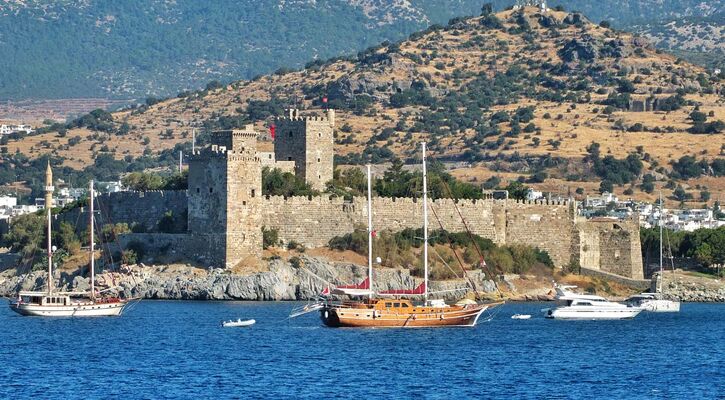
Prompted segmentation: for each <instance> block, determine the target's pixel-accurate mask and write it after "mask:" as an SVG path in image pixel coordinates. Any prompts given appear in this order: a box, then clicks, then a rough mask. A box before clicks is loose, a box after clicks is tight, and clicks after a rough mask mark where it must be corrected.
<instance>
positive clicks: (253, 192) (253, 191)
mask: <svg viewBox="0 0 725 400" xmlns="http://www.w3.org/2000/svg"><path fill="white" fill-rule="evenodd" d="M252 197H254V189H252Z"/></svg>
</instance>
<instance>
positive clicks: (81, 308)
mask: <svg viewBox="0 0 725 400" xmlns="http://www.w3.org/2000/svg"><path fill="white" fill-rule="evenodd" d="M52 182H53V173H52V171H51V169H50V163H48V169H47V170H46V173H45V194H46V195H45V204H46V207H45V208H46V210H47V212H46V214H47V224H48V226H47V235H48V238H47V250H48V253H47V257H48V288H47V290H46V291H37V292H23V291H21V292H19V293H18V297H17V300H16V301H15V302H13V303H10V309H11V310H13V311H15V312H16V313H18V314H20V315H26V316H39V317H95V316H116V315H121V312H123V309H124V308H125V307H126V306H127V305H128V304H129V303H128V300H125V299H119V298H115V297H100V296H97V295H96V291H95V265H94V263H95V259H94V251H93V250H94V235H93V230H94V226H93V202H94V196H93V194H94V193H93V181H91V186H90V194H89V195H90V200H89V203H90V232H91V233H90V235H91V245H90V266H91V268H90V270H91V291H90V293H69V292H60V291H57V290H54V289H53V252H54V251H55V246H52V244H51V239H50V238H51V208H52V207H51V205H52V201H53V195H52V194H53V183H52Z"/></svg>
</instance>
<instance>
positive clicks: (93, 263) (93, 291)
mask: <svg viewBox="0 0 725 400" xmlns="http://www.w3.org/2000/svg"><path fill="white" fill-rule="evenodd" d="M88 196H89V199H90V200H89V203H90V212H89V214H90V216H89V218H88V219H89V225H90V228H89V229H90V231H91V232H90V235H91V245H90V251H89V252H90V258H91V262H90V265H91V299H93V300H95V298H96V260H95V257H94V254H93V250H95V247H96V246H95V240H94V239H95V238H94V236H95V235H94V231H93V229H94V227H93V203H94V192H93V180H92V179H91V184H90V187H89V190H88Z"/></svg>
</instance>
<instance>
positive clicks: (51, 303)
mask: <svg viewBox="0 0 725 400" xmlns="http://www.w3.org/2000/svg"><path fill="white" fill-rule="evenodd" d="M127 305H128V302H127V301H126V300H121V299H103V300H98V301H95V300H92V299H89V298H80V299H79V298H73V297H71V296H70V295H69V294H65V293H53V294H51V295H48V294H47V293H44V292H20V294H19V297H18V300H17V301H15V302H14V303H11V304H10V309H11V310H13V311H15V312H16V313H18V314H20V315H26V316H35V317H113V316H118V315H121V313H122V312H123V309H124V308H125V307H126V306H127Z"/></svg>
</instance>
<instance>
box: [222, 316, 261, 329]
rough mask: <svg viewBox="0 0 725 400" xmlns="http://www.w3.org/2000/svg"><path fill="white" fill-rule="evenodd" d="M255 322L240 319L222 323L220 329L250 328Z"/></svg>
mask: <svg viewBox="0 0 725 400" xmlns="http://www.w3.org/2000/svg"><path fill="white" fill-rule="evenodd" d="M256 322H257V321H255V320H253V319H247V320H244V321H242V319H241V318H239V319H237V320H236V321H234V320H229V321H224V322H222V327H224V328H233V327H238V326H251V325H254V324H255V323H256Z"/></svg>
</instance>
